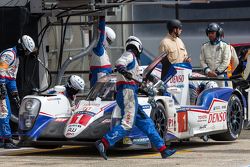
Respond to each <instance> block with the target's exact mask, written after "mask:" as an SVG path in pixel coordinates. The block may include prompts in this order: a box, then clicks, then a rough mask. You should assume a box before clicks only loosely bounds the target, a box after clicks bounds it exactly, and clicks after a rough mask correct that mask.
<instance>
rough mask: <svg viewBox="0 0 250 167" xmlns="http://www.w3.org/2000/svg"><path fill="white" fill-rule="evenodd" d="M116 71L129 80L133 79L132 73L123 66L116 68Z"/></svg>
mask: <svg viewBox="0 0 250 167" xmlns="http://www.w3.org/2000/svg"><path fill="white" fill-rule="evenodd" d="M117 71H118V72H119V73H120V74H122V75H123V76H124V77H125V78H127V79H129V80H131V79H133V75H132V73H130V72H128V71H127V70H126V69H125V68H124V67H121V68H117Z"/></svg>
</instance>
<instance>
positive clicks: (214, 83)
mask: <svg viewBox="0 0 250 167" xmlns="http://www.w3.org/2000/svg"><path fill="white" fill-rule="evenodd" d="M218 87H219V86H218V84H217V83H216V82H214V81H209V82H207V83H206V85H205V89H210V88H218Z"/></svg>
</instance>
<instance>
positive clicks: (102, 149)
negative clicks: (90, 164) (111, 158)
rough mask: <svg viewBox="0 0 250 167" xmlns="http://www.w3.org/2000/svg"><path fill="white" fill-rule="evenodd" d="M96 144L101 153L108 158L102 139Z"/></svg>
mask: <svg viewBox="0 0 250 167" xmlns="http://www.w3.org/2000/svg"><path fill="white" fill-rule="evenodd" d="M95 146H96V148H97V150H98V151H99V153H100V155H101V156H102V157H103V158H104V159H105V160H108V157H107V154H106V149H105V146H104V144H103V142H102V141H101V140H98V141H96V142H95Z"/></svg>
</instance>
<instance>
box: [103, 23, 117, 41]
mask: <svg viewBox="0 0 250 167" xmlns="http://www.w3.org/2000/svg"><path fill="white" fill-rule="evenodd" d="M105 33H106V42H107V44H109V45H111V43H112V42H114V40H115V38H116V34H115V31H114V30H113V29H112V28H110V27H107V26H105Z"/></svg>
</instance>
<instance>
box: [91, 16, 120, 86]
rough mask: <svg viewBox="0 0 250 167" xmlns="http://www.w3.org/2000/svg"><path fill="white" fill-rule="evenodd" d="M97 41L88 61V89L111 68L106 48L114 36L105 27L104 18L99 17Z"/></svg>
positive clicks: (108, 72) (110, 30) (112, 31)
mask: <svg viewBox="0 0 250 167" xmlns="http://www.w3.org/2000/svg"><path fill="white" fill-rule="evenodd" d="M99 31H100V36H99V41H98V43H97V45H96V46H95V47H94V48H93V50H92V53H91V55H90V57H89V60H90V87H92V86H93V85H94V84H95V83H96V82H97V81H98V80H99V79H100V78H101V77H103V76H105V75H107V74H110V73H112V66H111V63H110V60H109V56H108V54H107V51H106V48H107V47H109V45H111V43H112V42H114V40H115V38H116V34H115V32H114V30H113V29H111V28H110V27H107V26H105V17H104V16H100V17H99Z"/></svg>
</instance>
